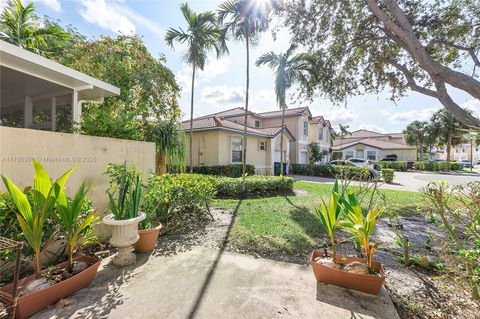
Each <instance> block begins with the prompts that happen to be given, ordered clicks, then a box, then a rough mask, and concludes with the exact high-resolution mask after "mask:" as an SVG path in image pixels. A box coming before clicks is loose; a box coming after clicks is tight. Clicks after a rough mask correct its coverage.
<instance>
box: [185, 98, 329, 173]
mask: <svg viewBox="0 0 480 319" xmlns="http://www.w3.org/2000/svg"><path fill="white" fill-rule="evenodd" d="M244 116H245V110H244V109H243V108H234V109H229V110H225V111H222V112H218V113H215V114H211V115H207V116H202V117H198V118H195V119H194V121H193V130H194V135H193V154H194V155H193V165H195V166H202V165H206V166H211V165H227V164H237V163H241V159H242V153H241V152H242V134H243V123H244ZM182 125H183V128H184V130H185V131H188V130H189V129H190V121H188V120H187V121H184V122H183V123H182ZM247 125H248V128H247V134H248V137H247V154H246V156H247V164H252V165H254V166H255V168H256V170H257V172H256V173H257V174H273V172H274V163H275V162H280V149H281V148H280V141H281V138H280V134H281V125H282V111H272V112H264V113H255V112H251V111H249V112H248V115H247ZM285 127H286V129H285V130H284V147H283V149H284V161H285V163H287V164H289V163H308V162H309V153H308V144H309V143H312V142H314V143H318V144H319V146H320V148H321V150H325V151H327V152H328V151H329V149H330V147H331V130H332V128H331V125H330V122H329V121H327V120H325V119H324V118H323V117H321V116H318V117H312V114H311V112H310V110H309V108H308V107H301V108H295V109H288V110H286V111H285ZM272 146H273V147H272ZM187 149H188V145H187ZM325 160H326V159H325Z"/></svg>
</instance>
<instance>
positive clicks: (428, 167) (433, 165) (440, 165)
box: [415, 161, 460, 172]
mask: <svg viewBox="0 0 480 319" xmlns="http://www.w3.org/2000/svg"><path fill="white" fill-rule="evenodd" d="M415 169H416V170H419V171H432V172H448V171H458V170H460V163H459V162H429V161H422V162H415Z"/></svg>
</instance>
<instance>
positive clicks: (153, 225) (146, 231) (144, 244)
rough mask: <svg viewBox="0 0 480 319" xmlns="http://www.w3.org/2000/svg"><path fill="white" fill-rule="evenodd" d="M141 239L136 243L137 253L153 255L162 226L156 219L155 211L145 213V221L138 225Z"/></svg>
mask: <svg viewBox="0 0 480 319" xmlns="http://www.w3.org/2000/svg"><path fill="white" fill-rule="evenodd" d="M138 227H139V230H138V235H139V239H138V241H137V242H136V243H135V252H137V253H151V252H152V251H153V250H154V249H155V246H156V245H157V240H158V236H159V235H160V230H161V229H162V224H160V222H158V221H157V220H156V218H155V211H154V210H147V211H145V219H144V220H143V221H141V222H140V224H139V225H138Z"/></svg>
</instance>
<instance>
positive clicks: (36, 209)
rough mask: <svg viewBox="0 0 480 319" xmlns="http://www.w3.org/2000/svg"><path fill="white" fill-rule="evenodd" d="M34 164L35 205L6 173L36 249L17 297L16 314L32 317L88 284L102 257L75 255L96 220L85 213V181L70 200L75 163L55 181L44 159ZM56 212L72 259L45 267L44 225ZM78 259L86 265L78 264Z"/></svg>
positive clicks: (28, 238) (5, 289)
mask: <svg viewBox="0 0 480 319" xmlns="http://www.w3.org/2000/svg"><path fill="white" fill-rule="evenodd" d="M33 164H34V167H35V176H34V186H33V192H34V196H33V204H32V205H31V204H30V202H29V201H28V199H27V197H26V196H25V194H24V193H23V192H22V191H20V190H19V188H18V187H17V186H16V185H15V184H14V183H13V182H11V181H10V179H8V177H6V176H4V175H2V178H3V181H4V183H5V186H6V188H7V191H8V192H9V193H10V195H11V197H12V200H13V202H14V204H15V206H16V207H17V209H18V213H17V219H18V222H19V224H20V227H21V230H22V232H23V234H24V236H25V239H26V241H27V243H28V244H29V245H30V246H31V247H32V249H33V250H34V252H35V274H34V275H32V276H29V277H26V278H23V279H22V280H21V282H23V286H22V287H21V288H20V291H21V293H20V297H18V298H17V305H16V308H15V316H16V318H26V317H29V316H31V315H33V314H34V313H36V312H38V311H40V310H42V309H43V308H45V307H47V306H48V305H50V304H52V303H54V302H56V301H57V300H59V299H61V298H65V297H67V296H69V295H71V294H72V293H74V292H75V291H77V290H79V289H81V288H83V287H84V286H86V285H88V284H89V283H90V282H91V281H92V280H93V279H94V278H95V275H96V273H97V270H98V266H99V265H100V260H98V259H95V258H90V257H86V256H80V257H77V258H73V253H74V252H75V250H76V248H77V247H78V246H79V245H80V244H82V243H85V241H86V240H87V239H88V237H89V236H88V234H90V233H91V231H92V228H91V224H92V222H93V221H94V220H95V217H94V215H93V212H90V213H89V214H88V216H87V217H85V218H82V217H81V213H82V205H83V203H84V202H85V197H86V194H87V192H88V190H89V189H90V188H87V190H85V182H84V183H83V184H82V185H81V186H80V188H79V190H78V191H77V193H76V195H75V198H74V199H73V200H69V199H68V198H67V196H66V194H65V192H64V189H63V188H64V185H65V183H66V181H67V179H68V177H69V176H70V174H71V173H72V172H73V170H74V169H75V167H74V168H71V169H70V170H68V171H67V172H66V173H65V174H64V175H63V176H62V177H60V178H59V179H57V180H56V181H55V182H54V183H53V184H52V182H51V180H50V177H49V176H48V174H47V172H46V171H45V170H44V169H43V167H42V166H41V165H40V163H38V162H37V161H34V162H33ZM52 215H54V216H53V217H54V219H55V220H56V221H57V222H58V226H60V227H59V228H60V231H61V232H62V233H63V235H64V236H65V238H66V241H67V246H68V249H67V250H68V261H67V262H64V263H61V264H59V265H57V266H55V267H51V269H49V270H47V271H42V269H41V267H42V264H41V247H42V243H43V226H44V224H45V221H46V219H47V218H48V217H51V216H52ZM74 263H76V265H82V267H75V264H74ZM11 289H12V285H6V286H5V287H3V288H2V291H3V292H7V293H10V292H11Z"/></svg>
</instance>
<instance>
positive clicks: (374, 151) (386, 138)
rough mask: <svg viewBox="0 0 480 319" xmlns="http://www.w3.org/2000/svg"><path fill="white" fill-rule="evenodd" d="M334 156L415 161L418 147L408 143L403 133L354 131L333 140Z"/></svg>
mask: <svg viewBox="0 0 480 319" xmlns="http://www.w3.org/2000/svg"><path fill="white" fill-rule="evenodd" d="M332 151H333V157H335V153H336V154H337V157H339V158H342V159H348V158H352V157H355V158H363V159H369V160H381V159H382V158H384V157H396V158H397V160H399V161H415V160H416V158H417V149H416V147H414V146H410V145H407V144H406V143H405V139H404V136H403V134H402V133H385V134H383V133H378V132H372V131H368V130H358V131H355V132H352V134H351V135H348V136H346V137H344V138H338V139H336V140H335V141H334V142H333V147H332Z"/></svg>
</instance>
